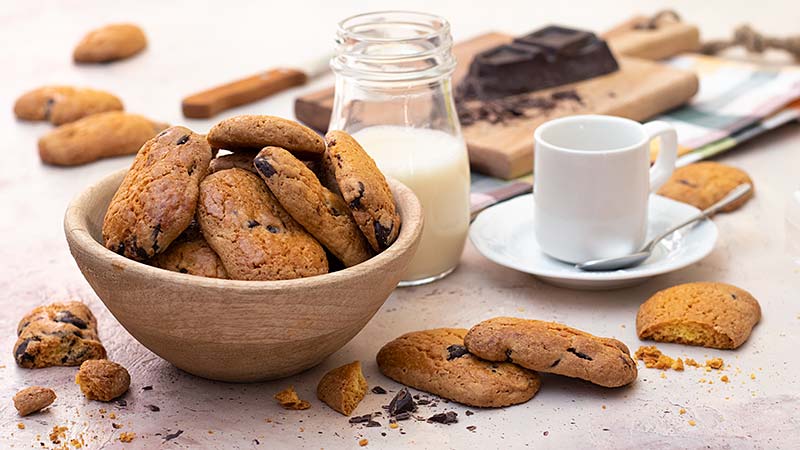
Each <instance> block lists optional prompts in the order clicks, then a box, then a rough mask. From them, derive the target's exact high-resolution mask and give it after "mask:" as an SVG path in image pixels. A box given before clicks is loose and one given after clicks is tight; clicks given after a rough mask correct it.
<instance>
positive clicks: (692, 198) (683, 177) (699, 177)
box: [658, 161, 755, 212]
mask: <svg viewBox="0 0 800 450" xmlns="http://www.w3.org/2000/svg"><path fill="white" fill-rule="evenodd" d="M744 183H750V184H751V185H752V184H753V180H751V179H750V177H749V176H748V175H747V173H745V172H744V171H743V170H740V169H737V168H735V167H731V166H727V165H725V164H720V163H717V162H713V161H704V162H699V163H694V164H689V165H688V166H684V167H679V168H677V169H675V172H673V173H672V176H671V177H670V179H669V180H668V181H667V182H666V184H664V185H663V186H661V188H660V189H659V190H658V195H663V196H664V197H669V198H671V199H673V200H677V201H679V202H683V203H688V204H690V205H692V206H694V207H696V208H699V209H701V210H702V209H706V208H708V207H709V206H711V205H713V204H714V203H716V202H718V201H720V200H722V198H723V197H725V196H726V195H728V193H729V192H730V191H732V190H733V189H734V188H735V187H736V186H739V185H740V184H744ZM754 191H755V189H752V190H750V193H748V194H746V195H745V196H744V197H742V198H740V199H739V200H737V201H735V202H733V203H731V204H730V205H728V206H726V207H725V208H723V209H722V210H721V211H723V212H730V211H733V210H736V209H738V208H739V207H741V206H742V205H744V204H745V203H746V202H747V201H748V200H750V198H751V197H753V192H754Z"/></svg>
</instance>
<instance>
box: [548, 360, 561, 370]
mask: <svg viewBox="0 0 800 450" xmlns="http://www.w3.org/2000/svg"><path fill="white" fill-rule="evenodd" d="M560 362H561V358H558V359H557V360H555V361H553V364H550V367H551V368H552V367H555V366H557V365H558V363H560Z"/></svg>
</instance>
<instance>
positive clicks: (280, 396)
mask: <svg viewBox="0 0 800 450" xmlns="http://www.w3.org/2000/svg"><path fill="white" fill-rule="evenodd" d="M275 400H277V401H278V404H279V405H281V408H283V409H290V410H295V411H301V410H304V409H308V408H311V403H309V402H307V401H305V400H301V399H300V397H298V396H297V392H296V391H295V390H294V386H289V387H288V388H286V389H284V390H282V391H280V392H278V393H277V394H275Z"/></svg>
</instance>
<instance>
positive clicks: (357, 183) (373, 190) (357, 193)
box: [323, 131, 400, 252]
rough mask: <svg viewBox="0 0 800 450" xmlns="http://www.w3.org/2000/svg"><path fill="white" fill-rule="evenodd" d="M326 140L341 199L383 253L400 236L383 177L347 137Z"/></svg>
mask: <svg viewBox="0 0 800 450" xmlns="http://www.w3.org/2000/svg"><path fill="white" fill-rule="evenodd" d="M325 139H326V140H327V143H328V149H327V153H328V154H329V158H330V161H329V164H330V166H332V170H333V173H334V176H335V178H336V185H337V186H338V188H339V191H340V192H341V194H342V197H344V200H345V201H346V202H347V205H348V206H349V207H350V211H351V212H352V214H353V218H354V219H355V221H356V223H357V224H358V227H359V228H360V229H361V232H362V233H364V235H365V236H366V237H367V241H368V242H369V244H370V245H371V246H372V248H373V249H374V250H375V251H376V252H380V251H383V250H384V249H386V248H388V247H389V246H390V245H392V242H394V240H395V239H397V235H398V234H399V232H400V214H398V212H397V206H396V205H395V203H394V197H393V196H392V191H391V190H390V189H389V183H387V182H386V177H384V176H383V173H381V171H380V169H378V166H377V165H375V161H373V160H372V158H370V156H369V155H368V154H367V152H365V151H364V149H363V148H362V147H361V145H359V143H358V142H356V140H355V139H353V137H352V136H350V135H349V134H347V133H345V132H343V131H330V132H328V134H326V135H325ZM323 170H330V169H323Z"/></svg>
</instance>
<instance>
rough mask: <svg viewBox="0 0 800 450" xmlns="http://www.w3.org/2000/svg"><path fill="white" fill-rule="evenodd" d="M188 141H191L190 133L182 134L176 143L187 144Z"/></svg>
mask: <svg viewBox="0 0 800 450" xmlns="http://www.w3.org/2000/svg"><path fill="white" fill-rule="evenodd" d="M187 142H189V135H188V134H187V135H184V136H181V137H180V139H178V141H177V142H175V145H183V144H185V143H187Z"/></svg>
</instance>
